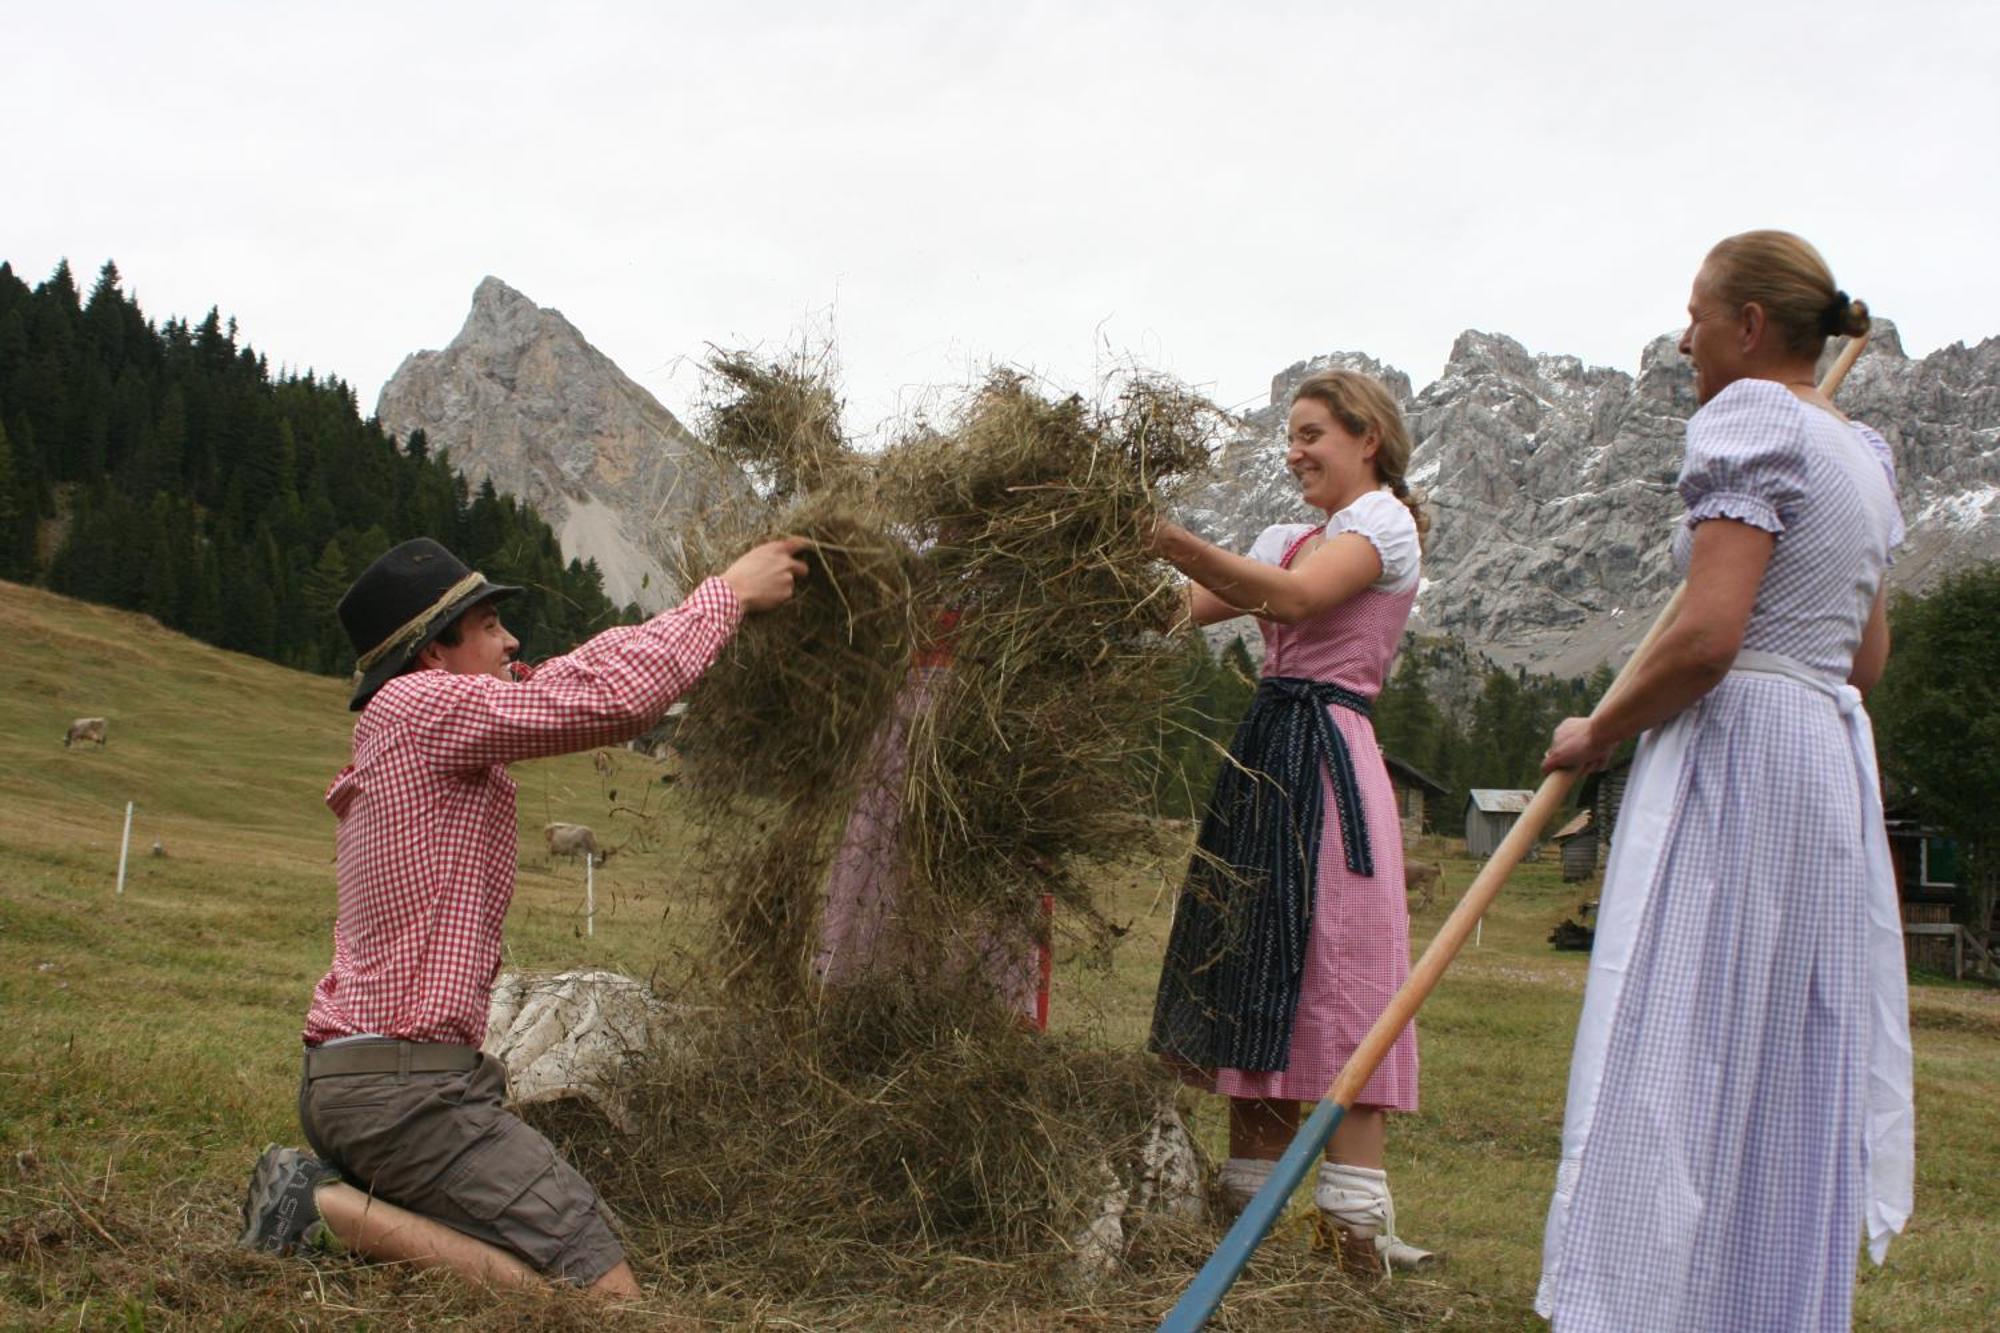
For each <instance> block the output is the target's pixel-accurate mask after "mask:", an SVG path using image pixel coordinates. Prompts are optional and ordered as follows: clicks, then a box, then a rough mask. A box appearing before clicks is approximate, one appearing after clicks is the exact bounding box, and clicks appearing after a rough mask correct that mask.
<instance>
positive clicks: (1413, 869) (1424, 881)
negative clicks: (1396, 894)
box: [1403, 862, 1444, 911]
mask: <svg viewBox="0 0 2000 1333" xmlns="http://www.w3.org/2000/svg"><path fill="white" fill-rule="evenodd" d="M1442 887H1444V863H1443V862H1436V863H1433V864H1431V865H1427V866H1420V865H1408V866H1405V867H1403V888H1404V890H1405V891H1406V892H1409V893H1414V894H1416V895H1417V908H1418V910H1419V911H1421V910H1422V909H1424V908H1426V907H1429V906H1430V905H1431V894H1432V892H1433V891H1435V890H1437V889H1440V888H1442Z"/></svg>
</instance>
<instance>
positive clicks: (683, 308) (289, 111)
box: [0, 0, 2000, 434]
mask: <svg viewBox="0 0 2000 1333" xmlns="http://www.w3.org/2000/svg"><path fill="white" fill-rule="evenodd" d="M0 35H4V37H5V43H4V44H5V46H6V47H7V48H8V56H7V61H6V64H7V70H6V74H5V76H4V78H0V125H4V131H0V133H4V140H5V150H4V155H0V192H3V193H0V259H5V260H8V261H11V262H12V263H13V265H14V267H15V269H16V271H17V272H18V273H20V274H21V275H22V277H23V278H24V279H26V280H27V281H28V282H30V283H35V282H39V281H41V280H42V279H43V278H44V277H46V276H47V274H48V272H49V271H50V270H51V269H52V268H53V267H54V265H55V263H56V261H57V260H58V259H59V258H61V257H63V256H68V258H69V260H70V263H71V265H72V266H73V267H74V268H75V269H76V270H77V275H78V282H79V284H80V285H81V286H83V287H84V288H85V290H88V286H89V283H90V280H91V277H92V276H93V275H94V273H95V271H96V269H97V268H98V266H99V265H100V264H101V263H102V262H103V261H104V259H106V258H107V257H109V258H112V259H115V260H116V261H117V263H118V266H119V269H120V270H121V272H122V273H123V274H124V278H125V285H126V289H127V291H129V292H132V293H134V294H136V295H137V296H138V298H139V300H140V301H141V303H142V304H143V306H144V308H145V310H146V313H147V314H148V315H149V316H151V317H152V318H154V319H155V320H159V319H163V318H165V317H167V316H169V315H192V316H196V317H198V316H199V315H200V314H201V313H202V312H204V311H206V310H207V308H208V307H209V306H211V305H218V306H220V307H221V309H222V310H223V312H224V313H225V314H233V315H234V316H235V317H236V318H237V320H238V322H239V325H240V328H241V332H242V336H243V337H244V338H246V339H247V340H248V341H250V342H251V343H252V344H254V345H255V346H256V347H257V348H258V349H259V350H261V351H263V352H265V353H266V354H267V355H269V356H270V358H271V359H272V361H273V362H274V363H283V364H287V365H290V366H294V367H306V366H310V367H312V368H314V369H316V370H319V371H321V372H325V373H332V374H337V375H339V376H341V377H342V378H344V379H346V380H347V381H348V382H349V383H351V384H352V385H353V386H354V387H355V389H356V390H357V391H358V393H359V395H360V398H361V402H362V406H363V409H364V410H372V408H373V405H374V403H375V399H376V394H377V392H378V391H379V389H380V387H381V385H382V382H383V381H384V380H385V379H386V378H387V377H388V376H389V375H390V374H391V373H392V372H393V371H394V370H395V368H396V365H397V364H398V362H399V361H401V359H402V358H403V357H404V356H405V355H406V354H407V353H409V352H411V351H415V350H417V349H420V348H433V347H441V346H443V345H444V344H445V343H446V342H448V341H449V340H450V339H451V338H452V336H453V335H454V334H455V333H456V332H457V331H458V327H459V325H460V324H461V323H462V321H463V320H464V317H465V313H466V309H467V306H468V304H469V302H470V300H471V296H472V291H473V288H474V287H475V286H476V285H477V284H478V282H479V280H480V278H481V277H482V276H484V275H486V274H489V273H490V274H494V275H496V276H498V277H500V278H502V279H504V280H505V281H507V282H508V283H510V284H512V285H513V286H515V287H517V288H519V289H520V290H521V291H523V292H525V293H526V294H527V295H528V296H529V297H531V298H532V299H533V300H535V301H536V302H537V303H538V304H541V305H544V306H553V307H556V308H557V309H560V310H561V311H562V312H563V313H564V314H565V315H567V316H568V317H569V318H570V319H571V320H572V321H573V322H574V323H575V324H576V325H577V326H578V327H579V328H581V329H582V330H583V332H584V334H585V336H587V337H588V338H589V339H590V340H591V341H592V342H593V343H595V344H596V345H597V346H598V347H599V348H600V349H601V350H603V351H604V352H605V353H607V354H608V355H609V356H611V358H612V359H613V360H615V361H616V362H617V363H618V364H619V365H620V366H621V367H623V368H624V369H625V371H626V372H627V373H628V374H630V375H632V376H633V377H634V378H636V379H637V380H639V381H640V382H641V383H642V384H644V385H646V386H647V387H648V388H649V389H651V390H652V391H653V392H654V393H655V394H657V395H658V396H659V397H660V398H661V400H662V401H663V402H665V403H666V404H667V406H668V407H670V408H671V409H673V410H674V411H675V412H676V413H678V414H682V415H684V416H685V415H687V414H688V412H689V409H690V408H691V406H692V405H693V403H694V402H695V401H696V400H697V399H698V397H699V390H700V382H699V376H698V374H697V370H696V368H697V365H698V362H699V359H700V358H701V356H702V355H703V354H704V351H705V349H706V347H707V346H708V345H709V344H711V343H713V344H720V345H724V346H742V345H763V346H768V347H783V346H785V345H786V344H788V343H793V342H796V341H797V339H798V338H800V337H801V336H802V335H810V336H813V337H815V338H819V339H824V338H825V337H827V336H828V335H829V334H830V335H831V336H832V338H833V340H834V343H835V346H836V347H837V352H838V357H839V361H840V364H841V369H842V381H843V384H844V386H845V390H846V393H847V396H848V400H849V403H850V420H851V423H852V425H853V426H854V428H855V429H856V430H857V431H859V432H861V433H864V434H865V433H867V432H869V431H871V430H873V429H874V428H876V427H878V426H879V424H880V423H882V422H884V421H885V420H890V419H893V418H895V417H897V416H898V415H899V414H901V413H904V412H907V411H908V410H910V409H911V408H912V407H914V406H917V405H920V404H921V403H922V402H924V401H925V394H926V391H927V389H928V388H929V387H930V386H937V385H945V386H952V385H959V384H963V383H965V382H966V381H967V380H968V379H969V378H972V377H975V376H977V375H978V374H979V373H980V371H981V370H982V369H983V368H984V367H986V366H988V365H989V364H991V363H993V362H996V361H998V362H1006V363H1010V364H1014V365H1018V366H1022V367H1025V368H1029V369H1031V370H1034V371H1036V372H1038V373H1041V374H1042V375H1044V376H1046V377H1047V378H1048V379H1050V380H1051V381H1053V382H1054V383H1056V384H1058V385H1061V386H1063V387H1076V388H1085V389H1088V388H1089V387H1090V386H1091V385H1092V383H1093V382H1094V380H1095V378H1096V377H1097V375H1098V374H1099V373H1100V372H1101V371H1102V370H1104V369H1106V368H1108V367H1110V366H1112V365H1116V364H1126V363H1130V362H1135V361H1136V362H1138V363H1140V364H1143V365H1145V366H1148V367H1152V368H1157V369H1162V370H1167V371H1171V372H1173V373H1175V374H1178V375H1180V376H1182V377H1184V378H1186V379H1189V380H1192V381H1194V382H1196V383H1198V384H1201V385H1203V386H1205V387H1207V388H1208V389H1209V390H1210V392H1212V393H1213V394H1214V395H1215V396H1216V397H1217V398H1218V400H1219V401H1221V402H1223V403H1225V404H1227V405H1231V406H1255V405H1257V404H1259V403H1261V402H1262V401H1263V400H1264V398H1265V396H1266V395H1267V393H1268V390H1269V382H1270V377H1271V375H1272V373H1273V372H1275V371H1277V370H1280V369H1282V368H1284V367H1285V366H1287V365H1289V364H1291V363H1292V362H1294V361H1297V360H1299V359H1301V358H1303V357H1307V356H1311V355H1314V354H1316V353H1320V352H1325V351H1331V350H1337V349H1342V350H1344V349H1353V350H1361V351H1366V352H1369V353H1371V354H1372V355H1375V356H1378V357H1380V358H1382V359H1383V360H1386V361H1388V362H1390V363H1391V364H1393V365H1396V366H1398V367H1400V368H1402V369H1403V370H1405V371H1406V372H1408V373H1409V375H1410V376H1411V378H1412V380H1413V381H1414V382H1415V383H1416V384H1417V385H1418V386H1419V387H1421V386H1422V385H1423V384H1425V383H1427V382H1428V381H1430V380H1431V379H1433V378H1435V377H1436V376H1437V374H1438V373H1439V372H1440V371H1441V370H1442V368H1443V366H1444V363H1445V359H1446V357H1447V356H1448V354H1449V352H1450V349H1451V344H1452V340H1453V338H1454V337H1455V336H1456V335H1457V334H1458V333H1459V331H1460V330H1462V329H1465V328H1479V329H1484V330H1490V331H1499V332H1505V333H1508V334H1511V335H1513V336H1514V337H1516V338H1518V339H1520V340H1521V341H1522V342H1524V343H1525V344H1526V345H1527V346H1528V347H1529V348H1530V349H1531V350H1533V351H1537V352H1568V353H1574V354H1577V355H1579V356H1582V357H1584V358H1585V359H1586V360H1588V361H1591V362H1594V363H1599V364H1606V365H1613V366H1619V367H1623V368H1626V369H1634V368H1636V366H1637V362H1638V356H1639V350H1640V348H1641V347H1642V346H1643V345H1644V344H1645V342H1646V341H1647V340H1648V339H1649V338H1650V337H1652V336H1654V335H1655V334H1658V333H1661V332H1665V331H1668V330H1669V329H1672V328H1675V327H1676V326H1677V321H1678V320H1679V319H1680V318H1681V311H1682V307H1683V306H1684V304H1685V302H1686V299H1687V286H1688V281H1689V279H1690V277H1691V276H1692V274H1693V271H1694V269H1695V267H1696V266H1697V264H1698V263H1699V261H1700V258H1701V256H1702V254H1703V253H1704V252H1705V251H1706V249H1707V247H1708V246H1709V245H1710V244H1711V243H1713V242H1714V241H1715V240H1717V239H1719V238H1720V237H1722V236H1724V235H1726V234H1728V233H1730V232H1734V231H1738V230H1742V229H1744V228H1747V227H1755V226H1783V227H1788V228H1790V229H1792V230H1795V231H1798V232H1800V233H1802V234H1803V235H1805V236H1806V237H1807V238H1808V239H1810V240H1812V241H1813V242H1814V243H1815V244H1817V245H1818V246H1819V247H1820V249H1821V250H1822V252H1823V253H1825V255H1826V256H1827V258H1828V260H1829V261H1830V262H1831V263H1832V265H1833V268H1834V273H1835V276H1836V278H1837V279H1838V280H1839V281H1840V282H1841V284H1842V285H1843V286H1845V287H1846V288H1847V289H1848V290H1849V291H1851V292H1853V293H1854V294H1855V295H1857V296H1861V297H1863V298H1865V299H1867V300H1868V301H1869V302H1870V303H1871V305H1872V306H1873V308H1874V309H1875V310H1876V312H1877V313H1879V314H1884V315H1888V316H1890V317H1891V318H1893V319H1894V320H1895V321H1896V322H1897V324H1898V325H1899V327H1900V328H1901V330H1902V333H1903V337H1904V341H1905V344H1906V346H1908V347H1909V349H1910V350H1911V351H1912V352H1916V353H1921V352H1926V351H1929V350H1931V349H1934V348H1936V347H1939V346H1942V345H1944V344H1947V343H1950V342H1954V341H1959V340H1964V341H1968V342H1976V341H1978V340H1979V339H1981V338H1984V337H1987V336H1989V335H1993V334H2000V170H1996V166H2000V6H1996V5H1993V4H1990V3H1984V2H1983V0H1965V2H1963V3H1955V4H1933V3H1924V2H1923V0H1902V3H1897V4H1886V3H1882V0H1867V2H1866V3H1854V2H1850V0H1837V2H1833V3H1821V4H1814V5H1802V4H1759V3H1755V0H1734V2H1733V3H1728V4H1708V3H1681V4H1655V5H1649V6H1646V7H1644V10H1643V13H1642V14H1641V13H1640V12H1639V11H1638V10H1637V9H1636V7H1632V6H1625V5H1618V4H1612V3H1607V2H1606V0H1595V3H1547V4H1538V3H1522V2H1519V0H1517V2H1516V3H1510V4H1504V5H1495V4H1491V3H1469V4H1442V3H1421V2H1417V3H1405V4H1391V3H1387V2H1386V0H1376V2H1375V3H1368V4H1350V3H1341V2H1340V0H1320V2H1319V3H1312V4H1297V5H1293V4H1259V3H1254V2H1251V0H1237V2H1236V3H1231V4H1221V3H1216V4H1207V5H1186V4H1166V3H1144V4H1142V3H1125V4H1111V3H1105V4H1091V3H1071V4H1055V3H1023V2H1016V3H1001V4H993V5H970V4H964V3H956V4H949V3H940V4H922V5H919V4H904V3H892V2H890V0H876V2H875V3H870V4H865V5H862V4H855V5H847V4H835V3H818V4H775V3H774V4H749V3H745V4H739V5H733V6H732V5H718V4H714V3H706V4H701V5H678V4H648V5H639V4H629V5H589V4H574V3H571V4H564V5H560V6H558V5H536V6H527V5H510V4H496V3H484V4H477V5H474V4H442V3H440V4H417V3H407V2H406V3H397V4H376V3H353V2H351V0H350V2H348V3H341V4H323V5H307V4H286V5H271V4H268V3H258V4H243V5H220V4H196V3H179V4H171V5H162V4H154V3H146V4H140V3H130V4H123V5H102V4H89V3H76V2H75V0H71V2H70V3H63V4H21V3H16V2H15V0H0Z"/></svg>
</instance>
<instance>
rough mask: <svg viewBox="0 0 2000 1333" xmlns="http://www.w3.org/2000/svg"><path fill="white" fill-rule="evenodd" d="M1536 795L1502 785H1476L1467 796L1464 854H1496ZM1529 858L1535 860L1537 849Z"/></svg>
mask: <svg viewBox="0 0 2000 1333" xmlns="http://www.w3.org/2000/svg"><path fill="white" fill-rule="evenodd" d="M1534 795H1535V794H1534V793H1533V792H1531V791H1519V790H1511V789H1507V788H1502V787H1474V788H1473V789H1472V791H1471V794H1470V795H1468V796H1467V797H1466V800H1465V854H1466V855H1467V856H1491V855H1493V852H1494V850H1495V849H1496V848H1498V847H1499V846H1500V840H1501V839H1502V838H1505V837H1506V836H1507V830H1509V829H1511V828H1513V827H1514V821H1515V820H1517V819H1519V818H1520V817H1521V812H1522V811H1523V810H1526V809H1527V808H1528V802H1529V801H1530V800H1532V799H1534ZM1528 859H1529V860H1531V861H1532V860H1534V859H1535V853H1534V852H1529V853H1528Z"/></svg>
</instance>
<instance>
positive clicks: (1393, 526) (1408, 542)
mask: <svg viewBox="0 0 2000 1333" xmlns="http://www.w3.org/2000/svg"><path fill="white" fill-rule="evenodd" d="M1343 532H1352V533H1356V534H1358V535H1360V536H1363V537H1366V538H1367V539H1368V541H1369V543H1370V544H1371V545H1373V546H1374V548H1375V554H1376V555H1378V556H1380V557H1381V559H1382V574H1381V577H1379V578H1377V579H1376V580H1375V583H1374V586H1375V587H1377V588H1381V589H1383V590H1384V591H1386V592H1401V591H1403V590H1404V589H1405V588H1408V587H1410V586H1411V585H1413V584H1414V583H1416V581H1417V575H1418V569H1417V566H1418V561H1419V560H1420V559H1421V554H1420V548H1419V545H1418V542H1417V521H1416V520H1415V519H1414V518H1412V517H1410V508H1409V506H1408V505H1406V504H1404V503H1403V502H1402V501H1401V500H1398V499H1397V498H1396V497H1395V496H1394V495H1391V494H1390V493H1389V492H1388V491H1370V492H1368V493H1367V494H1366V495H1364V496H1362V497H1361V498H1360V499H1359V500H1356V501H1355V502H1354V503H1353V504H1351V505H1349V506H1347V508H1345V509H1343V510H1341V511H1340V512H1339V513H1337V514H1335V515H1334V516H1333V517H1332V518H1331V519H1329V520H1328V521H1327V533H1328V535H1329V536H1331V535H1335V534H1338V533H1343Z"/></svg>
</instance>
